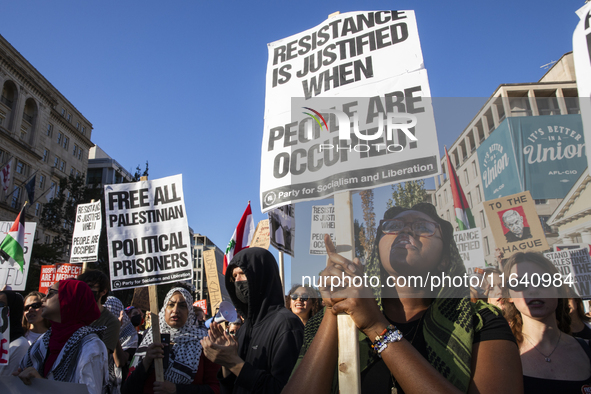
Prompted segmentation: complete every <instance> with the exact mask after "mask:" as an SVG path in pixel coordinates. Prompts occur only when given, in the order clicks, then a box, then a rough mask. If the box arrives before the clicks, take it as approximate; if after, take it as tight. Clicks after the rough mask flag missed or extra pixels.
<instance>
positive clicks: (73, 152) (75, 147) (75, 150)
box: [72, 144, 78, 157]
mask: <svg viewBox="0 0 591 394" xmlns="http://www.w3.org/2000/svg"><path fill="white" fill-rule="evenodd" d="M77 151H78V145H76V144H74V150H73V151H72V155H73V156H74V157H76V152H77Z"/></svg>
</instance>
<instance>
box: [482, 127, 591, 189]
mask: <svg viewBox="0 0 591 394" xmlns="http://www.w3.org/2000/svg"><path fill="white" fill-rule="evenodd" d="M477 153H478V161H479V164H480V171H481V176H482V183H483V188H484V197H485V199H486V200H491V199H495V198H499V197H503V196H507V195H510V194H514V193H519V192H522V191H526V190H529V191H530V193H531V195H532V197H533V198H534V199H550V198H564V196H565V195H566V194H567V193H568V191H569V190H570V188H571V187H572V186H573V185H574V183H575V182H576V180H577V179H578V178H579V176H580V175H581V173H582V172H583V171H584V170H585V168H586V166H587V157H586V154H585V141H584V137H583V133H582V124H581V117H580V115H549V116H527V117H512V118H508V119H505V120H504V121H503V122H502V123H501V124H500V125H499V127H498V128H497V129H495V130H494V132H493V133H492V134H491V135H490V137H489V138H487V139H486V140H485V141H484V143H483V144H482V145H481V146H480V147H478V151H477Z"/></svg>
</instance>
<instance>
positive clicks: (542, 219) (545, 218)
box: [539, 215, 554, 234]
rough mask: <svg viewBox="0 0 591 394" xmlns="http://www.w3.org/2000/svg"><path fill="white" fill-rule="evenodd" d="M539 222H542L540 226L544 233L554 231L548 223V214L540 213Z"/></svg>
mask: <svg viewBox="0 0 591 394" xmlns="http://www.w3.org/2000/svg"><path fill="white" fill-rule="evenodd" d="M539 218H540V223H542V228H543V229H544V234H553V233H554V231H553V230H552V227H550V226H549V225H548V220H550V216H549V215H540V216H539Z"/></svg>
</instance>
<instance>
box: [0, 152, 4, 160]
mask: <svg viewBox="0 0 591 394" xmlns="http://www.w3.org/2000/svg"><path fill="white" fill-rule="evenodd" d="M2 162H4V151H3V150H2V149H0V163H2Z"/></svg>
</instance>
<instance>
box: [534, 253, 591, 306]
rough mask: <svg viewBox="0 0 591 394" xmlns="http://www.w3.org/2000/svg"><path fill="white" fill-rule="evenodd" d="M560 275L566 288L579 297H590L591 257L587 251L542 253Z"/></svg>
mask: <svg viewBox="0 0 591 394" xmlns="http://www.w3.org/2000/svg"><path fill="white" fill-rule="evenodd" d="M544 256H546V258H548V259H549V260H551V261H552V263H554V265H555V266H556V268H557V269H558V272H560V274H562V277H563V280H564V283H565V285H566V286H571V285H572V286H573V287H572V288H573V289H574V290H575V291H576V292H577V294H578V295H579V296H580V297H591V256H589V249H587V248H580V249H568V250H561V251H560V252H549V253H544Z"/></svg>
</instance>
